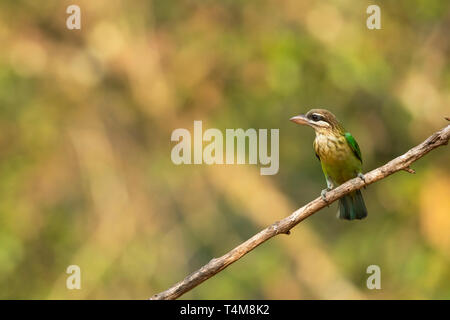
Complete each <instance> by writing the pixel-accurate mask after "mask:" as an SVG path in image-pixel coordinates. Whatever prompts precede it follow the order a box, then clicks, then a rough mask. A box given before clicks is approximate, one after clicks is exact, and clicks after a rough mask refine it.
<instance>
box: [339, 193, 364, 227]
mask: <svg viewBox="0 0 450 320" xmlns="http://www.w3.org/2000/svg"><path fill="white" fill-rule="evenodd" d="M365 217H367V209H366V205H365V204H364V199H363V197H362V194H361V191H360V190H356V191H354V192H351V193H349V194H348V195H346V196H345V197H342V198H340V199H339V213H338V218H339V219H346V220H355V219H364V218H365Z"/></svg>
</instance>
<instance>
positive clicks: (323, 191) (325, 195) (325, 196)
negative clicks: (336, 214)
mask: <svg viewBox="0 0 450 320" xmlns="http://www.w3.org/2000/svg"><path fill="white" fill-rule="evenodd" d="M331 189H332V188H326V189H323V190H322V192H320V197H321V198H322V200H323V201H325V202H326V203H327V205H328V200H327V192H328V191H330V190H331Z"/></svg>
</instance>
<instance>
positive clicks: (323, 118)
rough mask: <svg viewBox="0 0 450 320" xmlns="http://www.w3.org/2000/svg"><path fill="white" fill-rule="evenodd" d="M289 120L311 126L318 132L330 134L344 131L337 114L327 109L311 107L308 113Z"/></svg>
mask: <svg viewBox="0 0 450 320" xmlns="http://www.w3.org/2000/svg"><path fill="white" fill-rule="evenodd" d="M289 120H291V121H292V122H295V123H298V124H302V125H307V126H310V127H312V128H313V129H314V130H315V131H316V133H321V134H330V133H335V132H340V131H342V127H341V125H340V124H339V122H338V120H337V118H336V116H335V115H334V114H332V113H331V112H330V111H328V110H325V109H311V110H309V111H308V112H307V113H306V114H300V115H298V116H295V117H292V118H290V119H289Z"/></svg>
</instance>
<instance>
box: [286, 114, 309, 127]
mask: <svg viewBox="0 0 450 320" xmlns="http://www.w3.org/2000/svg"><path fill="white" fill-rule="evenodd" d="M289 120H290V121H292V122H295V123H298V124H303V125H307V126H309V120H308V118H306V117H305V115H304V114H300V115H298V116H295V117H292V118H290V119H289Z"/></svg>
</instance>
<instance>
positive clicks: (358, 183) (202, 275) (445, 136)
mask: <svg viewBox="0 0 450 320" xmlns="http://www.w3.org/2000/svg"><path fill="white" fill-rule="evenodd" d="M449 137H450V125H447V126H446V127H445V128H443V129H441V130H440V131H438V132H436V133H434V134H433V135H431V136H430V137H429V138H428V139H426V140H425V141H424V142H422V143H421V144H419V145H418V146H416V147H414V148H412V149H411V150H409V151H408V152H406V153H405V154H403V155H401V156H399V157H397V158H395V159H393V160H391V161H389V162H388V163H386V164H385V165H384V166H381V167H379V168H377V169H374V170H372V171H370V172H368V173H366V174H365V175H364V178H365V179H364V180H365V181H363V180H362V179H360V178H354V179H352V180H349V181H347V182H346V183H344V184H342V185H340V186H338V187H337V188H335V189H333V190H331V191H329V192H327V196H326V197H327V202H328V203H327V202H325V201H324V200H323V199H322V198H321V197H318V198H316V199H315V200H313V201H311V202H310V203H308V204H306V205H304V206H303V207H301V208H300V209H297V210H296V211H295V212H293V213H292V214H291V215H290V216H288V217H286V218H284V219H282V220H280V221H277V222H275V223H273V224H272V225H271V226H269V227H267V228H265V229H263V230H262V231H260V232H259V233H257V234H255V235H254V236H253V237H251V238H250V239H248V240H247V241H245V242H243V243H242V244H240V245H238V246H237V247H236V248H234V249H233V250H231V251H230V252H228V253H227V254H225V255H223V256H221V257H219V258H214V259H212V260H211V261H209V263H207V264H206V265H204V266H203V267H201V268H200V269H199V270H197V271H195V272H194V273H192V274H190V275H189V276H187V277H186V278H185V279H184V280H182V281H180V282H178V283H176V284H175V285H174V286H172V287H170V288H169V289H167V290H166V291H163V292H161V293H158V294H155V295H154V296H152V297H151V298H150V299H151V300H171V299H176V298H178V297H180V296H181V295H183V294H184V293H186V292H188V291H189V290H191V289H193V288H195V287H196V286H198V285H199V284H200V283H202V282H203V281H205V280H207V279H209V278H211V277H212V276H214V275H216V274H217V273H219V272H220V271H222V270H223V269H225V268H226V267H228V266H229V265H230V264H232V263H233V262H236V261H237V260H239V259H240V258H242V257H243V256H244V255H246V254H247V253H249V252H250V251H252V250H253V249H255V248H256V247H257V246H259V245H260V244H262V243H264V242H265V241H267V240H269V239H270V238H272V237H274V236H276V235H279V234H281V233H284V234H289V233H290V230H291V229H292V228H293V227H295V226H296V225H297V224H298V223H300V222H302V221H303V220H305V219H306V218H308V217H309V216H311V215H312V214H314V213H316V212H317V211H319V210H320V209H322V208H323V207H325V206H327V205H329V204H330V203H332V202H334V201H336V200H337V199H339V198H341V197H343V196H344V195H346V194H347V193H349V192H351V191H354V190H356V189H360V188H362V187H364V186H366V185H369V184H372V183H374V182H376V181H378V180H381V179H384V178H386V177H387V176H390V175H391V174H393V173H395V172H398V171H402V170H403V171H407V172H409V173H414V170H412V169H411V168H410V167H409V166H410V165H411V164H412V163H413V162H415V161H417V160H418V159H420V158H421V157H423V156H424V155H426V154H427V153H428V152H430V151H431V150H433V149H435V148H437V147H439V146H441V145H446V144H448V140H449Z"/></svg>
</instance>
